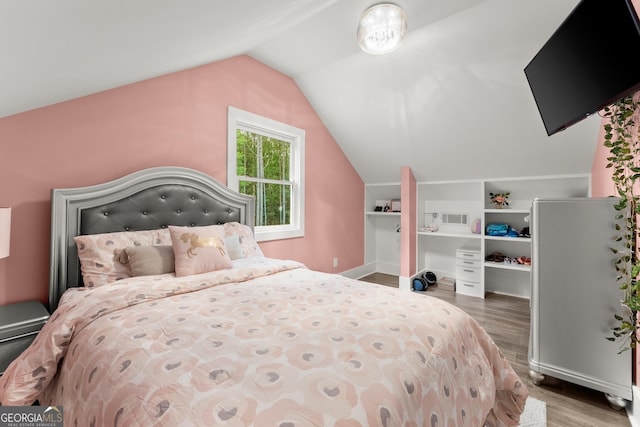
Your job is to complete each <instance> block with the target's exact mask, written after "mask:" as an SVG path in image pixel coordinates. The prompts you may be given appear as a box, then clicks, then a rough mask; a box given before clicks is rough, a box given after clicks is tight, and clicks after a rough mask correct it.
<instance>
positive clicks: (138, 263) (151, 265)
mask: <svg viewBox="0 0 640 427" xmlns="http://www.w3.org/2000/svg"><path fill="white" fill-rule="evenodd" d="M115 259H116V261H118V262H120V263H122V264H128V265H129V267H130V268H131V275H132V276H134V277H135V276H154V275H157V274H165V273H173V272H174V271H175V270H176V267H175V257H174V255H173V246H171V245H167V246H129V247H127V248H125V249H123V250H122V251H120V252H119V253H116V254H115Z"/></svg>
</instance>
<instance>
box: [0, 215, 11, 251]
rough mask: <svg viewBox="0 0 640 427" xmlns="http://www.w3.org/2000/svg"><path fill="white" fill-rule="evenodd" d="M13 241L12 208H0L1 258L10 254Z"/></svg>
mask: <svg viewBox="0 0 640 427" xmlns="http://www.w3.org/2000/svg"><path fill="white" fill-rule="evenodd" d="M10 242H11V208H0V258H6V257H8V256H9V248H10Z"/></svg>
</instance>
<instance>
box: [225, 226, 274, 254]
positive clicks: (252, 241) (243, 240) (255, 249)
mask: <svg viewBox="0 0 640 427" xmlns="http://www.w3.org/2000/svg"><path fill="white" fill-rule="evenodd" d="M224 235H225V237H230V236H238V239H239V240H240V247H241V248H242V252H243V253H244V257H245V258H250V257H254V256H261V257H263V256H264V254H263V253H262V250H261V249H260V246H258V242H256V238H255V237H254V235H253V230H251V227H249V226H248V225H244V224H240V223H239V222H227V223H226V224H224Z"/></svg>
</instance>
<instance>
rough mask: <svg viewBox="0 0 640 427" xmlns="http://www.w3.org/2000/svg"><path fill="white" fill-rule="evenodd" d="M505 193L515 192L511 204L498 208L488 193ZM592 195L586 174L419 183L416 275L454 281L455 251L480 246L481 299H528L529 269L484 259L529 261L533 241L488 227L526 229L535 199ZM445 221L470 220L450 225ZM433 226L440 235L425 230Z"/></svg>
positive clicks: (510, 200)
mask: <svg viewBox="0 0 640 427" xmlns="http://www.w3.org/2000/svg"><path fill="white" fill-rule="evenodd" d="M504 192H510V193H511V194H510V197H509V199H508V202H509V206H505V207H504V208H502V209H495V208H494V207H493V206H492V204H491V201H490V198H489V193H504ZM590 193H591V192H590V176H589V175H588V174H581V175H561V176H542V177H519V178H504V179H486V180H467V181H442V182H420V183H418V185H417V206H418V212H417V214H418V215H417V221H418V224H417V227H418V230H419V231H418V239H417V240H418V241H417V246H418V247H417V258H418V259H417V269H418V272H423V271H433V272H434V273H435V274H436V276H437V277H443V276H444V277H452V278H454V279H455V276H456V257H455V255H456V250H457V249H459V248H462V247H466V248H477V249H478V250H479V251H480V256H481V259H482V269H481V273H482V275H481V282H480V286H481V289H482V290H481V292H479V294H480V295H484V294H485V293H486V292H496V293H502V294H508V295H513V296H518V297H522V298H529V296H530V272H531V266H530V265H525V264H511V263H505V262H504V261H503V262H494V261H487V260H486V257H487V256H488V255H490V254H492V253H494V252H499V253H501V254H503V255H504V256H505V257H511V258H515V259H517V258H519V257H524V258H529V259H530V258H531V239H530V238H529V237H504V236H489V235H487V234H486V226H487V225H488V224H492V223H496V224H508V225H510V226H511V227H513V228H514V229H516V230H518V231H522V230H524V229H525V227H529V223H528V222H527V220H528V217H529V214H530V208H531V203H532V202H533V199H535V198H536V197H545V198H553V197H558V198H566V197H588V196H589V195H590ZM444 214H447V215H446V216H445V215H444ZM444 218H446V219H451V218H453V219H454V220H457V219H459V218H463V219H466V221H460V223H455V221H454V223H450V222H446V221H444ZM476 220H480V223H481V227H480V230H481V232H480V233H478V234H474V233H472V232H471V228H472V225H473V224H474V221H476ZM429 225H431V226H433V225H435V226H436V227H437V228H438V231H436V232H430V231H424V230H425V228H427V227H428V226H429ZM532 262H533V261H532Z"/></svg>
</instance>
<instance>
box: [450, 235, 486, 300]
mask: <svg viewBox="0 0 640 427" xmlns="http://www.w3.org/2000/svg"><path fill="white" fill-rule="evenodd" d="M456 292H457V293H459V294H463V295H470V296H473V297H481V298H483V297H484V289H483V288H482V258H481V257H480V249H476V248H473V247H463V248H460V249H458V250H456Z"/></svg>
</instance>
